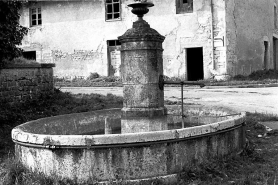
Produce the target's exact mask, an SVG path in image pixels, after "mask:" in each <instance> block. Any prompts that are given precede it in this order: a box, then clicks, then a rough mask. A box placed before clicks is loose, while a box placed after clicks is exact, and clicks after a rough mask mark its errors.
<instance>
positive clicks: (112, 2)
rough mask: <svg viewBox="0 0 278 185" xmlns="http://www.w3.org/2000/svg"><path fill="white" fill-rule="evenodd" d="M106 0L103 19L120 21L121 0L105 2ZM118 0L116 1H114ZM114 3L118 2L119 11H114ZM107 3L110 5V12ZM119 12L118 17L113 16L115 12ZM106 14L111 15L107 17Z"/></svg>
mask: <svg viewBox="0 0 278 185" xmlns="http://www.w3.org/2000/svg"><path fill="white" fill-rule="evenodd" d="M107 1H108V0H105V2H104V3H105V21H107V22H110V21H120V20H122V7H121V4H122V2H121V0H111V2H107ZM114 1H118V2H114ZM114 4H119V11H118V12H115V11H114ZM108 5H112V13H108ZM117 13H118V14H119V17H117V18H114V16H115V14H117ZM108 15H112V18H110V19H108Z"/></svg>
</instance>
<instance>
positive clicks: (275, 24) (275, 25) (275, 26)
mask: <svg viewBox="0 0 278 185" xmlns="http://www.w3.org/2000/svg"><path fill="white" fill-rule="evenodd" d="M274 28H275V29H277V8H276V6H274Z"/></svg>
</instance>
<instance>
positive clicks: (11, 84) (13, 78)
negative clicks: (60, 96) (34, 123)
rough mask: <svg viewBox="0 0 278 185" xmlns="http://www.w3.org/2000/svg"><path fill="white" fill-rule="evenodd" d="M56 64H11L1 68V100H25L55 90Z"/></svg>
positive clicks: (9, 101) (11, 101)
mask: <svg viewBox="0 0 278 185" xmlns="http://www.w3.org/2000/svg"><path fill="white" fill-rule="evenodd" d="M53 67H55V64H24V65H9V66H5V68H2V69H0V102H8V103H13V102H24V101H26V100H27V99H34V98H37V97H39V96H41V95H45V94H48V93H50V92H53V90H54V84H53Z"/></svg>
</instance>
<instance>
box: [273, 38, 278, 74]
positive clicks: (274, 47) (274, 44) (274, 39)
mask: <svg viewBox="0 0 278 185" xmlns="http://www.w3.org/2000/svg"><path fill="white" fill-rule="evenodd" d="M277 41H278V40H277V38H275V37H273V68H274V69H276V70H277V69H278V68H277V62H278V61H277V55H278V53H277V49H278V48H277Z"/></svg>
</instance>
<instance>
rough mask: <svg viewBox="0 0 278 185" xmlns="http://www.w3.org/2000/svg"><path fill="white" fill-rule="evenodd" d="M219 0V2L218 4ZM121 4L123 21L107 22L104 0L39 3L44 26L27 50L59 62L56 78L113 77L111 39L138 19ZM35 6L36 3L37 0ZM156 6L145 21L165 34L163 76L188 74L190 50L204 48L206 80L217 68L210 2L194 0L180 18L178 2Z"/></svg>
mask: <svg viewBox="0 0 278 185" xmlns="http://www.w3.org/2000/svg"><path fill="white" fill-rule="evenodd" d="M215 1H216V2H217V1H220V0H215ZM131 2H133V1H131V0H129V1H126V0H122V6H121V9H122V19H121V20H120V21H107V22H106V21H105V5H104V1H75V2H73V1H64V2H63V1H59V2H49V1H44V2H37V3H35V5H34V6H36V5H37V6H41V8H42V26H36V27H31V28H30V31H29V34H28V36H27V37H26V38H25V39H24V41H23V45H22V48H23V49H25V50H26V51H27V50H36V51H37V60H38V61H39V62H53V63H55V64H56V68H55V69H54V75H57V76H60V77H65V76H72V77H74V76H88V75H89V74H90V72H98V73H99V74H101V75H107V74H108V61H107V43H106V41H107V40H114V39H117V37H118V36H120V35H122V34H123V33H124V32H125V31H126V30H127V29H129V28H131V26H132V22H133V21H135V20H136V16H135V15H133V14H132V13H131V9H130V8H128V7H127V4H129V3H131ZM33 3H34V2H33ZM153 3H154V4H155V6H154V7H153V8H151V9H150V12H149V13H148V14H147V15H146V16H145V20H146V21H147V22H148V23H149V24H150V25H151V27H152V28H154V29H156V30H157V31H158V32H159V33H160V34H162V35H164V36H166V39H165V41H164V44H163V48H164V56H163V60H164V73H165V75H167V76H179V77H185V78H186V77H187V76H186V62H185V48H191V47H203V55H204V77H205V78H209V77H210V76H211V72H210V69H213V47H212V45H213V43H212V31H211V30H212V14H211V2H210V1H206V0H195V1H194V8H193V9H194V10H193V13H185V14H176V4H175V1H174V0H163V1H158V0H155V1H153ZM30 4H32V2H30V3H27V4H26V6H25V7H24V8H23V10H22V13H21V15H22V16H21V20H20V22H21V24H22V25H24V26H27V27H29V9H28V8H29V7H30Z"/></svg>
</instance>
